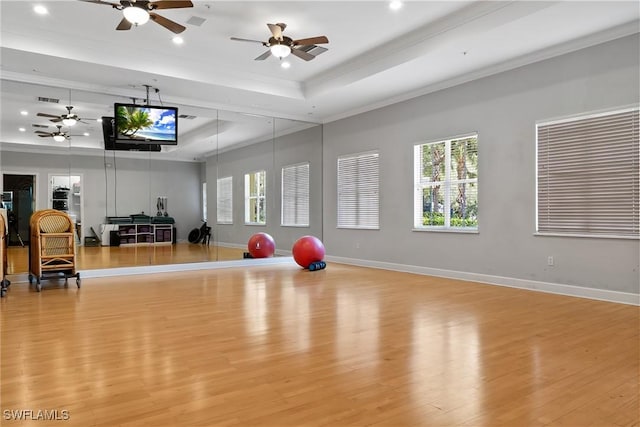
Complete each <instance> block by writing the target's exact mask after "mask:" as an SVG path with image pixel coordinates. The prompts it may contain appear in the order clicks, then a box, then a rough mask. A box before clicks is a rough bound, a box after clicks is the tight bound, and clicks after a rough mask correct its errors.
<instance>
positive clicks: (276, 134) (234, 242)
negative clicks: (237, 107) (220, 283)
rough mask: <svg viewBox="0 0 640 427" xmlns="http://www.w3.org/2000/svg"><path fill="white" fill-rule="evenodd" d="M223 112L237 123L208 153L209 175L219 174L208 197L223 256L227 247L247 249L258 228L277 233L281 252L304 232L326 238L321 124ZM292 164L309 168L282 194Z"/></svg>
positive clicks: (287, 250)
mask: <svg viewBox="0 0 640 427" xmlns="http://www.w3.org/2000/svg"><path fill="white" fill-rule="evenodd" d="M219 117H220V123H221V126H225V125H226V124H227V123H231V124H233V125H235V126H231V125H227V128H226V129H225V130H223V131H221V132H220V133H219V137H218V141H219V149H218V150H217V153H216V155H214V156H209V157H207V178H208V180H209V181H210V180H211V179H214V178H215V179H216V186H215V188H210V189H209V191H208V197H209V198H210V199H211V200H215V201H216V206H217V210H216V222H215V227H214V230H215V233H214V234H215V239H216V244H217V245H219V246H220V259H224V258H225V255H224V253H225V250H229V249H232V248H238V249H243V250H246V248H247V242H248V240H249V238H250V237H251V236H252V235H253V234H255V233H258V232H264V233H267V234H269V235H271V236H272V237H273V238H274V240H275V243H276V254H280V255H284V254H290V250H291V247H292V246H293V243H294V242H295V241H296V240H297V239H298V238H299V237H301V236H303V235H307V234H312V235H315V236H317V237H319V238H322V217H321V216H322V214H321V213H322V208H321V206H322V164H321V162H322V126H321V125H318V124H313V123H307V122H300V121H294V120H285V119H278V118H275V119H274V118H271V117H261V116H255V115H249V114H242V113H233V112H228V111H221V112H220V116H219ZM238 141H240V142H241V143H238ZM291 166H301V167H300V168H299V169H302V170H305V169H306V170H308V171H309V173H308V174H307V175H305V176H306V178H304V177H303V176H300V182H299V185H298V186H297V187H296V186H295V185H294V186H293V187H291V186H289V185H286V186H285V190H286V192H285V194H283V182H284V181H283V178H282V176H283V169H284V168H286V167H291ZM290 172H291V170H290V168H289V169H286V170H285V171H284V173H285V175H286V176H289V175H287V174H288V173H290ZM305 180H306V181H305ZM285 184H292V182H291V181H286V182H285ZM262 185H263V187H264V188H262V187H261V186H262ZM212 187H213V186H212ZM284 200H286V203H284V204H285V206H284V207H283V201H284ZM283 215H284V216H283ZM209 216H210V217H212V215H211V214H210V215H209Z"/></svg>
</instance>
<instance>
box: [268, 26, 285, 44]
mask: <svg viewBox="0 0 640 427" xmlns="http://www.w3.org/2000/svg"><path fill="white" fill-rule="evenodd" d="M267 27H269V30H270V31H271V34H272V35H273V38H275V39H276V40H282V30H284V28H282V27H281V26H280V25H278V24H267Z"/></svg>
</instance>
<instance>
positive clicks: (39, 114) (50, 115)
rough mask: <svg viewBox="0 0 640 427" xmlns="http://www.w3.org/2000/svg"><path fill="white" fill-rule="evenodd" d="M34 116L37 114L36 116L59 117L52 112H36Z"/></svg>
mask: <svg viewBox="0 0 640 427" xmlns="http://www.w3.org/2000/svg"><path fill="white" fill-rule="evenodd" d="M36 116H38V117H53V118H56V119H59V118H60V116H56V115H54V114H46V113H38V114H36Z"/></svg>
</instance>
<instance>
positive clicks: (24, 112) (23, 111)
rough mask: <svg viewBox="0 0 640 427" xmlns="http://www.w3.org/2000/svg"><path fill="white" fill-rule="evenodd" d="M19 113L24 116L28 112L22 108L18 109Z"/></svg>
mask: <svg viewBox="0 0 640 427" xmlns="http://www.w3.org/2000/svg"><path fill="white" fill-rule="evenodd" d="M20 114H22V115H23V116H26V115H27V114H29V112H28V111H27V110H22V111H20Z"/></svg>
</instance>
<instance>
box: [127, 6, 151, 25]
mask: <svg viewBox="0 0 640 427" xmlns="http://www.w3.org/2000/svg"><path fill="white" fill-rule="evenodd" d="M122 14H123V15H124V17H125V19H126V20H127V21H129V22H131V23H132V24H133V25H144V24H146V23H147V21H149V12H147V11H146V10H145V9H143V8H141V7H139V6H137V5H135V4H132V5H131V6H129V7H125V8H124V9H123V10H122Z"/></svg>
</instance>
